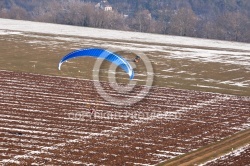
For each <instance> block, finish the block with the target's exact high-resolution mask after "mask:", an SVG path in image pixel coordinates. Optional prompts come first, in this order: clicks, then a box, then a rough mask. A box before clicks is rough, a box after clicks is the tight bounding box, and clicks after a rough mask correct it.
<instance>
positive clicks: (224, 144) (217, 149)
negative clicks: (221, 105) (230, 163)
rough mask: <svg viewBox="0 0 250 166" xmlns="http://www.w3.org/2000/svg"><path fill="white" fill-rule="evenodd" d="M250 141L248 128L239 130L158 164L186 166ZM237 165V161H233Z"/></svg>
mask: <svg viewBox="0 0 250 166" xmlns="http://www.w3.org/2000/svg"><path fill="white" fill-rule="evenodd" d="M247 143H250V129H248V130H245V131H243V132H240V133H238V134H236V135H233V136H231V137H228V138H226V139H225V140H223V141H220V142H218V143H214V144H212V145H209V146H207V147H204V148H201V149H198V150H197V151H194V152H191V153H190V154H187V155H184V156H179V157H177V158H175V159H173V160H170V161H167V162H165V163H162V164H159V165H164V166H175V165H179V166H187V165H197V164H199V163H202V162H205V161H207V160H209V159H210V160H211V159H213V158H215V157H219V156H220V155H223V154H225V153H226V152H228V151H230V150H231V149H236V148H239V147H241V146H244V145H245V144H247ZM235 165H237V163H235Z"/></svg>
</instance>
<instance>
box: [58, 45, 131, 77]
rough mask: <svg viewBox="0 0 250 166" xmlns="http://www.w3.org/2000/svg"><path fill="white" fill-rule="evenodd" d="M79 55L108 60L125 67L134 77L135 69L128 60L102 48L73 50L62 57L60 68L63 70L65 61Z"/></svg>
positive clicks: (122, 67)
mask: <svg viewBox="0 0 250 166" xmlns="http://www.w3.org/2000/svg"><path fill="white" fill-rule="evenodd" d="M77 57H94V58H101V59H104V60H107V61H109V62H111V63H114V64H116V65H117V66H118V67H120V68H121V69H123V70H124V71H125V72H126V73H127V74H128V75H129V77H130V79H133V78H134V70H133V68H132V66H131V65H130V64H129V63H128V61H127V60H125V59H124V58H122V57H121V56H120V55H118V54H115V53H112V52H110V51H108V50H104V49H100V48H87V49H80V50H76V51H73V52H71V53H69V54H68V55H66V56H65V57H63V58H62V59H61V61H60V63H59V66H58V69H59V70H61V66H62V64H63V63H64V62H65V61H67V60H70V59H73V58H77Z"/></svg>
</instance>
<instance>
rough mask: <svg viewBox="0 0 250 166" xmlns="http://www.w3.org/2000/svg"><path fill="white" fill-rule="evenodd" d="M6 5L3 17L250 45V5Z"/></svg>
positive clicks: (122, 0)
mask: <svg viewBox="0 0 250 166" xmlns="http://www.w3.org/2000/svg"><path fill="white" fill-rule="evenodd" d="M98 2H100V0H50V1H41V0H2V1H0V17H1V18H10V19H21V20H32V21H40V22H50V23H58V24H67V25H77V26H86V27H97V28H105V29H117V30H126V31H138V32H148V33H158V34H168V35H178V36H190V37H199V38H209V39H220V40H230V41H240V42H250V31H249V29H250V1H249V0H227V1H225V0H213V1H208V0H174V1H173V0H157V1H156V0H109V3H110V5H111V6H112V7H113V11H112V12H110V11H104V10H101V9H97V8H96V7H95V5H96V4H97V3H98Z"/></svg>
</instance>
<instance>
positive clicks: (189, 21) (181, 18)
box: [169, 8, 198, 36]
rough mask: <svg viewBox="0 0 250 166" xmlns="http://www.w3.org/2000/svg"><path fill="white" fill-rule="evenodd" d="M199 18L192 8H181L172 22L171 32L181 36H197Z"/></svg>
mask: <svg viewBox="0 0 250 166" xmlns="http://www.w3.org/2000/svg"><path fill="white" fill-rule="evenodd" d="M197 22H198V18H197V16H196V15H195V14H194V12H193V11H192V9H190V8H181V9H179V10H178V11H177V13H176V14H174V15H173V16H172V18H171V20H170V27H169V32H170V34H173V35H179V36H196V24H197Z"/></svg>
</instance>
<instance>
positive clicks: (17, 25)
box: [0, 19, 250, 51]
mask: <svg viewBox="0 0 250 166" xmlns="http://www.w3.org/2000/svg"><path fill="white" fill-rule="evenodd" d="M0 29H6V30H12V31H24V32H36V33H46V34H57V35H70V36H78V37H79V36H81V37H93V38H102V39H115V40H128V41H135V42H148V43H158V44H171V45H173V44H175V45H179V44H181V45H187V46H190V45H192V46H200V47H202V46H203V47H216V48H218V47H219V48H230V49H241V50H246V51H250V44H245V43H237V42H225V41H218V40H206V39H196V38H188V37H176V36H164V35H157V34H146V33H145V34H143V35H142V33H136V32H124V31H115V30H104V29H97V28H86V27H77V26H67V25H57V24H50V23H38V22H30V21H20V20H9V19H0Z"/></svg>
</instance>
